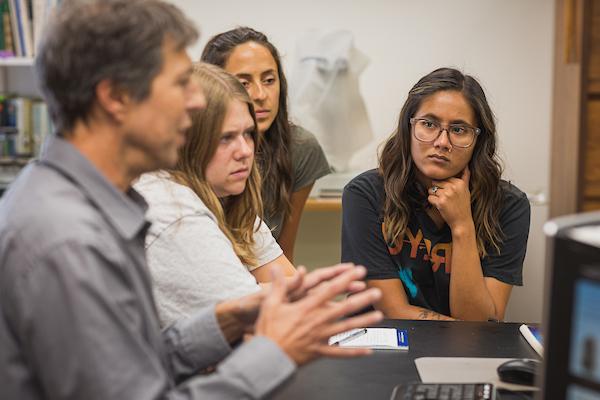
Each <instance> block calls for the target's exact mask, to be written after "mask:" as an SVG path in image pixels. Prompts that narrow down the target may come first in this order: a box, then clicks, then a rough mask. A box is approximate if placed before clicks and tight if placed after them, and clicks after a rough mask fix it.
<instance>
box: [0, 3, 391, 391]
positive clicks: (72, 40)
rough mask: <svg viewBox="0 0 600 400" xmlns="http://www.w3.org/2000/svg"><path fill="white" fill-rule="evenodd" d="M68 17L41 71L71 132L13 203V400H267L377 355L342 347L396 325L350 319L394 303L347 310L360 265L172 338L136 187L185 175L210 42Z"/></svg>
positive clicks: (9, 208)
mask: <svg viewBox="0 0 600 400" xmlns="http://www.w3.org/2000/svg"><path fill="white" fill-rule="evenodd" d="M65 3H66V4H65V6H64V7H63V8H62V9H61V11H60V12H59V13H58V14H57V16H56V18H55V19H54V20H53V21H52V22H51V23H50V26H49V28H48V30H47V32H46V36H45V38H44V39H43V42H42V44H41V47H40V48H39V52H38V55H37V58H36V70H37V74H38V78H39V80H40V84H41V86H42V90H43V92H44V95H45V98H46V100H47V102H48V106H49V109H50V111H51V113H52V116H53V120H54V122H55V125H56V130H57V132H58V133H57V135H56V137H53V138H52V139H51V140H50V141H49V143H48V146H47V149H46V152H45V153H44V155H43V156H42V157H41V158H40V160H37V161H35V162H32V163H31V164H30V165H29V166H28V167H26V168H25V170H24V171H23V172H22V173H21V174H20V176H19V178H18V179H17V180H16V181H15V182H14V183H13V184H12V185H11V188H10V189H9V190H8V191H7V193H6V194H5V196H4V198H3V199H2V201H1V202H0V254H1V255H2V258H1V261H0V398H2V399H20V400H29V399H86V400H94V399H127V400H132V399H158V398H166V399H199V398H236V399H237V398H260V397H263V396H264V395H266V394H267V393H269V392H270V391H271V390H273V389H274V388H275V387H277V386H278V385H280V384H281V383H282V382H283V381H284V380H285V379H287V378H288V377H289V376H290V375H291V374H292V373H293V371H294V370H295V368H296V366H298V365H302V364H305V363H306V362H309V361H311V360H313V359H315V358H317V357H319V356H322V355H328V356H337V357H343V356H355V355H362V354H367V353H368V351H366V350H361V349H343V348H338V347H330V346H327V338H328V337H329V336H331V335H333V334H336V333H339V332H342V331H344V330H347V329H351V328H355V327H359V326H364V325H368V324H372V323H375V322H377V321H379V320H380V319H381V314H380V313H377V312H374V313H371V314H366V315H363V316H359V317H354V318H349V319H346V320H340V318H341V317H342V316H343V315H346V314H348V313H352V312H354V311H356V310H359V309H361V308H363V307H365V306H367V305H368V304H370V303H372V302H374V301H377V300H378V299H379V297H380V293H379V292H378V291H377V290H365V291H362V292H361V293H358V294H356V295H354V296H351V297H349V298H348V299H346V300H344V301H341V302H338V303H332V302H331V300H332V299H333V298H334V297H335V296H337V295H338V294H341V293H344V292H346V291H353V290H354V291H355V290H358V289H362V288H364V284H362V283H360V282H357V281H358V280H360V279H362V278H363V277H364V274H365V271H364V268H353V267H352V266H350V265H340V266H336V267H330V268H326V269H323V270H321V271H318V272H316V273H312V274H308V275H306V274H305V272H304V270H302V269H301V270H300V272H299V274H298V275H297V276H296V277H295V278H294V279H292V280H291V281H289V282H286V281H284V279H283V277H282V274H281V272H277V271H276V272H275V273H274V282H273V285H272V288H271V289H270V290H269V291H267V292H261V293H258V294H254V295H251V296H248V297H246V298H242V299H237V300H231V301H226V302H223V303H220V304H216V305H215V306H214V307H209V308H207V309H202V310H198V312H197V313H196V314H195V315H193V316H192V317H191V318H189V319H186V320H182V321H179V322H177V323H175V324H173V325H172V326H170V327H168V328H167V329H166V330H164V331H163V332H160V331H159V326H158V321H157V316H156V308H155V304H154V299H153V296H152V285H151V282H150V277H149V274H148V271H147V267H146V260H145V255H144V236H145V234H146V231H147V229H148V223H147V222H146V220H145V218H144V213H145V210H146V203H145V202H144V200H143V199H142V197H141V196H140V195H139V194H137V193H136V192H135V191H134V190H133V189H131V182H132V181H133V180H134V179H135V178H136V177H137V176H139V175H140V174H141V173H143V172H146V171H151V170H155V169H159V168H166V167H169V166H172V165H173V164H174V163H175V162H176V160H177V150H178V148H179V147H180V146H181V144H182V143H183V141H184V133H185V130H186V129H187V128H188V127H189V126H190V121H191V120H190V116H189V114H188V113H189V112H190V111H193V110H194V109H199V108H201V107H203V106H204V103H205V101H204V98H203V96H202V94H201V91H200V90H198V88H197V87H196V86H195V85H194V82H192V81H191V80H190V79H191V78H190V76H191V62H190V59H189V57H188V55H187V53H186V51H185V48H186V47H187V46H188V45H189V44H191V43H192V42H193V41H194V40H195V39H196V37H197V33H196V30H195V28H194V27H193V25H192V24H191V23H190V22H189V21H188V20H187V19H186V18H185V17H184V16H183V15H182V14H181V12H180V11H179V10H178V9H176V8H175V7H174V6H172V5H167V4H165V3H162V2H160V1H158V0H96V1H85V2H84V1H80V2H70V1H67V2H65ZM198 240H202V238H198ZM199 290H201V288H199ZM247 332H253V333H254V336H253V338H252V339H250V340H248V341H246V342H244V343H243V344H242V345H240V346H239V347H237V349H235V350H232V347H231V344H235V343H236V342H238V341H241V337H242V335H243V334H244V333H247ZM214 365H217V368H216V372H214V373H212V374H210V375H205V376H198V371H200V370H202V369H204V368H206V367H208V366H214Z"/></svg>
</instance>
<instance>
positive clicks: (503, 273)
mask: <svg viewBox="0 0 600 400" xmlns="http://www.w3.org/2000/svg"><path fill="white" fill-rule="evenodd" d="M508 185H509V187H508V189H507V192H506V193H505V198H504V207H503V209H502V212H501V213H500V226H501V228H502V234H503V239H504V240H503V242H502V244H501V245H500V252H499V253H498V252H496V250H495V249H488V256H487V257H485V258H484V259H483V260H482V263H481V265H482V268H483V275H484V276H486V277H492V278H496V279H498V280H499V281H501V282H504V283H507V284H509V285H516V286H521V285H523V261H524V259H525V252H526V250H527V238H528V236H529V224H530V217H531V208H530V205H529V201H528V200H527V196H526V195H525V194H524V193H523V192H521V191H520V190H518V189H517V188H516V187H514V186H512V185H511V184H508Z"/></svg>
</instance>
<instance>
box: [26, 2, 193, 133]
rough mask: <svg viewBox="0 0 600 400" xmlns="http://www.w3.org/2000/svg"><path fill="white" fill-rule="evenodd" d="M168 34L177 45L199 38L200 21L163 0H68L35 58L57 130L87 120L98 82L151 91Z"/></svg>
mask: <svg viewBox="0 0 600 400" xmlns="http://www.w3.org/2000/svg"><path fill="white" fill-rule="evenodd" d="M166 38H168V39H169V40H170V41H172V43H173V44H174V45H175V48H176V49H177V50H182V49H185V48H186V47H188V46H189V45H191V44H193V43H194V42H195V41H196V40H197V38H198V31H197V30H196V28H195V26H194V23H193V22H192V21H190V20H189V19H188V18H186V17H185V16H184V15H183V13H182V12H181V11H180V10H179V9H178V8H177V7H175V6H174V5H171V4H167V3H165V2H163V1H160V0H92V1H82V0H67V1H64V2H63V4H62V5H61V6H60V8H59V10H58V11H57V13H56V15H55V16H54V17H53V18H52V19H51V21H50V23H49V25H48V28H47V29H46V32H45V34H44V38H43V39H42V42H41V43H40V46H39V48H38V53H37V57H36V62H35V69H36V75H37V78H38V83H39V85H40V88H41V90H42V93H43V95H44V98H45V100H46V102H47V103H48V108H49V110H50V114H51V115H52V119H53V120H54V123H55V126H56V131H57V132H58V133H59V134H61V135H62V134H64V133H66V132H69V131H70V130H72V129H73V127H74V125H75V122H76V121H77V120H84V121H85V120H86V118H87V117H88V115H89V112H90V110H91V107H92V105H93V104H94V102H95V100H96V93H95V90H96V85H97V84H98V83H99V82H100V81H102V80H104V79H109V80H111V81H112V82H113V83H114V84H115V85H117V86H120V87H122V88H123V89H124V90H126V91H127V92H128V93H129V94H130V95H131V96H132V97H133V98H134V99H135V100H137V101H141V100H144V99H145V98H146V97H147V96H148V95H149V94H150V88H151V84H152V80H153V79H154V77H155V76H156V75H158V73H159V72H160V70H161V68H162V64H163V59H162V58H163V57H162V48H163V47H162V46H163V43H164V41H165V39H166Z"/></svg>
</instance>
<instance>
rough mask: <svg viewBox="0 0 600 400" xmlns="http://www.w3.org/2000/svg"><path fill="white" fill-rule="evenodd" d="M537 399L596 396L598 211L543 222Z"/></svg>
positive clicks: (599, 395) (599, 387)
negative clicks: (544, 251) (544, 247)
mask: <svg viewBox="0 0 600 400" xmlns="http://www.w3.org/2000/svg"><path fill="white" fill-rule="evenodd" d="M544 232H545V233H546V235H547V238H548V252H547V269H546V290H545V295H546V299H545V302H544V305H545V311H544V327H543V335H544V364H545V367H544V373H543V374H542V382H541V387H542V390H541V392H540V393H541V398H543V399H561V400H562V399H565V400H590V399H600V212H595V213H584V214H578V215H574V216H567V217H561V218H557V219H555V220H551V221H549V222H547V223H546V224H545V226H544Z"/></svg>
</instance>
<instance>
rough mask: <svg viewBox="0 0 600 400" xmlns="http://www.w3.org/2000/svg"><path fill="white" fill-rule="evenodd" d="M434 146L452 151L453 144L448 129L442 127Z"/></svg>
mask: <svg viewBox="0 0 600 400" xmlns="http://www.w3.org/2000/svg"><path fill="white" fill-rule="evenodd" d="M433 145H434V147H439V148H445V149H446V150H448V151H449V152H450V151H452V142H451V141H450V132H448V127H443V126H442V127H440V131H439V133H438V136H437V138H436V139H435V142H434V143H433Z"/></svg>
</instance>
